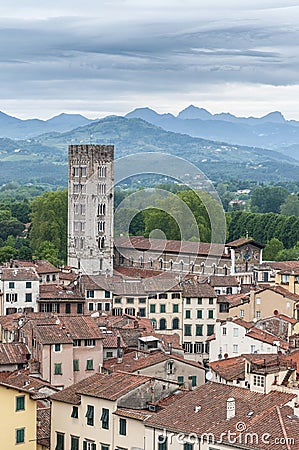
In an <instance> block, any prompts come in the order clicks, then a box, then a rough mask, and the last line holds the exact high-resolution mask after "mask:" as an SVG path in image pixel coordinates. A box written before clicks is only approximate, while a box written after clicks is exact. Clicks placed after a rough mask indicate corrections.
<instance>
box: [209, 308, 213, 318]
mask: <svg viewBox="0 0 299 450" xmlns="http://www.w3.org/2000/svg"><path fill="white" fill-rule="evenodd" d="M213 317H214V310H213V309H209V310H208V319H213Z"/></svg>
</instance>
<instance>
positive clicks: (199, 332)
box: [196, 324, 202, 336]
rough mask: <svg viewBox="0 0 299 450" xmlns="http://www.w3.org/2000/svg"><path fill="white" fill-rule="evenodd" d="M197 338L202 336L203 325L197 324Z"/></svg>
mask: <svg viewBox="0 0 299 450" xmlns="http://www.w3.org/2000/svg"><path fill="white" fill-rule="evenodd" d="M196 336H202V325H198V324H196Z"/></svg>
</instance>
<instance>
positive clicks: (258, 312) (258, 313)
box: [256, 311, 261, 319]
mask: <svg viewBox="0 0 299 450" xmlns="http://www.w3.org/2000/svg"><path fill="white" fill-rule="evenodd" d="M256 318H257V319H260V318H261V311H257V312H256Z"/></svg>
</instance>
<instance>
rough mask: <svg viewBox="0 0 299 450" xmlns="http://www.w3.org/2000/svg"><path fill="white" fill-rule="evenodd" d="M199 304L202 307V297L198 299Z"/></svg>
mask: <svg viewBox="0 0 299 450" xmlns="http://www.w3.org/2000/svg"><path fill="white" fill-rule="evenodd" d="M197 304H198V305H202V298H201V297H198V299H197Z"/></svg>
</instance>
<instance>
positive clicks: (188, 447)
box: [184, 442, 193, 450]
mask: <svg viewBox="0 0 299 450" xmlns="http://www.w3.org/2000/svg"><path fill="white" fill-rule="evenodd" d="M184 450H193V444H190V443H189V442H185V443H184Z"/></svg>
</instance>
